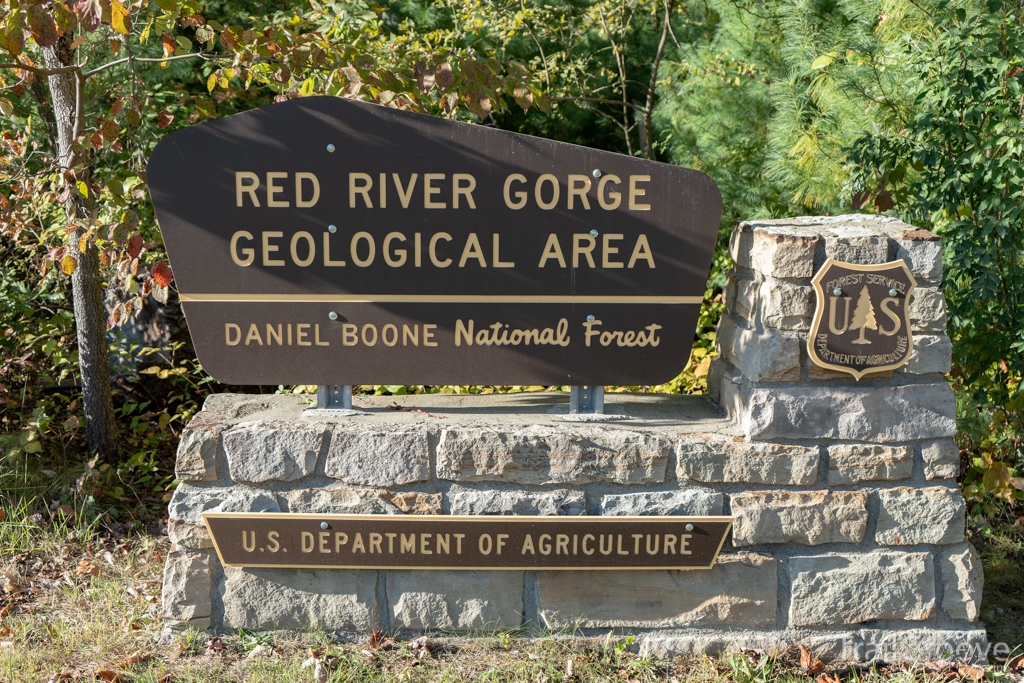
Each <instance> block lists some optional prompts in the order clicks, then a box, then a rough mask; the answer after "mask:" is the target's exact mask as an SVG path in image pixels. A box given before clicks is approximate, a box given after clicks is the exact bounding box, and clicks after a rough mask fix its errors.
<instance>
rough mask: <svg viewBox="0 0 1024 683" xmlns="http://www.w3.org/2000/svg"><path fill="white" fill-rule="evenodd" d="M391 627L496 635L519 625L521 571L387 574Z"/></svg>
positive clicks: (521, 611) (521, 587) (521, 604)
mask: <svg viewBox="0 0 1024 683" xmlns="http://www.w3.org/2000/svg"><path fill="white" fill-rule="evenodd" d="M387 594H388V602H389V603H390V615H391V628H392V629H402V630H416V631H422V630H427V631H442V630H443V631H452V630H455V631H469V630H474V631H495V630H499V629H515V628H519V627H520V626H521V625H522V615H523V572H515V571H493V572H491V571H458V572H454V571H398V570H390V571H388V573H387Z"/></svg>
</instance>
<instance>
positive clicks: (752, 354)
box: [715, 315, 800, 382]
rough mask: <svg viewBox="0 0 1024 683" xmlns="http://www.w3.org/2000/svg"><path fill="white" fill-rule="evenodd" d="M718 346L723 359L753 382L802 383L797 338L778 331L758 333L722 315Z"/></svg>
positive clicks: (717, 340) (730, 317)
mask: <svg viewBox="0 0 1024 683" xmlns="http://www.w3.org/2000/svg"><path fill="white" fill-rule="evenodd" d="M715 343H716V344H717V345H718V348H719V352H720V353H721V355H722V357H723V358H725V359H726V360H727V361H729V362H730V363H732V364H733V365H735V366H736V367H737V368H739V370H740V371H741V372H742V373H743V375H744V376H745V377H747V378H748V379H750V380H751V381H754V382H760V381H765V380H768V381H792V380H798V379H800V339H799V338H798V337H797V336H796V335H792V334H786V333H783V332H779V331H777V330H765V331H763V332H760V333H759V332H757V331H756V330H751V329H747V328H745V327H742V326H740V325H737V324H736V321H735V320H733V318H732V316H728V315H723V316H722V318H721V319H720V320H719V321H718V332H717V335H716V338H715Z"/></svg>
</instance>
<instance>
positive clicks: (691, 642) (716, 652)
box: [638, 629, 860, 662]
mask: <svg viewBox="0 0 1024 683" xmlns="http://www.w3.org/2000/svg"><path fill="white" fill-rule="evenodd" d="M638 640H639V645H640V647H639V653H640V656H641V657H651V658H653V659H656V660H659V661H666V660H669V661H671V660H673V659H675V658H676V657H691V656H694V655H708V656H710V657H718V656H721V655H726V654H737V653H740V652H743V651H744V650H747V651H749V650H756V651H758V652H763V653H764V654H766V655H769V656H772V655H785V654H786V653H787V651H791V650H792V649H794V648H796V647H797V646H799V645H802V646H803V647H805V648H807V650H808V651H809V652H810V653H811V654H813V655H814V656H815V657H817V658H818V659H820V660H822V661H823V662H832V661H837V660H838V661H844V662H849V661H855V660H854V658H855V654H856V651H857V644H858V643H859V641H860V639H859V637H858V635H857V634H856V633H855V632H853V631H847V632H827V633H821V632H817V633H816V632H814V631H806V630H798V631H792V630H786V631H764V630H757V631H748V630H739V629H730V630H729V631H726V632H722V631H718V632H715V631H704V632H698V633H685V634H676V633H671V634H664V635H663V634H660V633H646V634H643V635H641V636H640V637H639V638H638Z"/></svg>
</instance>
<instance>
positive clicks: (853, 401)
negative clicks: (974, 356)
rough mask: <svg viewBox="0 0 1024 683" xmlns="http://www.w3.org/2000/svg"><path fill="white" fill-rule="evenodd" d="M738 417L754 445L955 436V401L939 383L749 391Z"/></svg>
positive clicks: (898, 440)
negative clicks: (782, 441)
mask: <svg viewBox="0 0 1024 683" xmlns="http://www.w3.org/2000/svg"><path fill="white" fill-rule="evenodd" d="M724 390H725V385H724V383H723V392H724ZM723 397H724V394H723ZM741 418H742V426H743V429H744V431H745V433H746V435H747V438H749V439H754V440H763V439H843V440H849V441H869V442H873V443H891V442H903V441H915V440H917V439H930V438H938V437H943V436H952V435H953V434H955V433H956V400H955V399H954V397H953V390H952V389H951V388H950V387H949V385H948V384H946V383H945V382H941V383H929V384H909V385H904V386H889V387H884V386H883V387H790V388H781V387H779V388H766V387H765V388H762V387H758V388H754V389H752V390H750V392H749V395H748V400H747V406H746V408H745V414H744V415H742V416H741Z"/></svg>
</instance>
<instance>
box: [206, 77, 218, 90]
mask: <svg viewBox="0 0 1024 683" xmlns="http://www.w3.org/2000/svg"><path fill="white" fill-rule="evenodd" d="M216 87H217V74H216V73H212V74H210V77H209V78H207V79H206V89H207V90H209V91H210V92H213V89H214V88H216Z"/></svg>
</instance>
